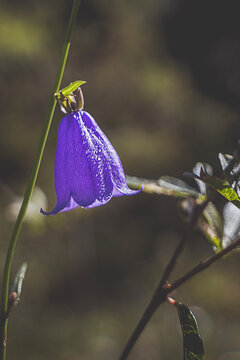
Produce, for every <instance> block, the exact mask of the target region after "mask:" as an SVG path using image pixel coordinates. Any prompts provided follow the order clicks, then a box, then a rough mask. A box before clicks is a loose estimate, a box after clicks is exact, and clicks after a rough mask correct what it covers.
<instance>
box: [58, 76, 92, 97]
mask: <svg viewBox="0 0 240 360" xmlns="http://www.w3.org/2000/svg"><path fill="white" fill-rule="evenodd" d="M83 84H86V81H83V80H78V81H74V82H73V83H71V84H69V85H68V86H66V87H65V88H63V89H62V90H60V91H58V92H57V93H56V94H55V96H57V97H58V98H60V93H62V94H63V96H69V95H71V94H72V93H73V92H74V91H75V90H77V88H79V86H81V85H83Z"/></svg>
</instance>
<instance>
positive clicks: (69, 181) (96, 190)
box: [41, 111, 139, 215]
mask: <svg viewBox="0 0 240 360" xmlns="http://www.w3.org/2000/svg"><path fill="white" fill-rule="evenodd" d="M55 189H56V195H57V204H56V206H55V208H54V209H53V210H52V211H51V212H49V213H45V212H44V211H43V210H42V209H41V212H42V213H43V214H44V215H50V214H56V213H58V212H62V211H68V210H72V209H74V208H76V207H77V206H82V207H84V208H90V207H95V206H99V205H103V204H105V203H107V202H108V201H109V200H110V199H111V198H112V196H121V195H133V194H136V193H138V192H139V191H135V190H131V189H129V188H128V186H127V183H126V178H125V174H124V171H123V167H122V164H121V161H120V159H119V157H118V155H117V153H116V151H115V149H114V147H113V146H112V144H111V143H110V141H109V140H108V138H107V137H106V135H105V134H104V133H103V132H102V130H101V129H100V128H99V126H98V125H97V123H96V122H95V120H94V119H93V118H92V117H91V115H89V114H88V113H87V112H85V111H78V112H76V113H71V114H69V115H67V116H65V117H64V118H63V119H62V121H61V123H60V125H59V131H58V143H57V151H56V158H55Z"/></svg>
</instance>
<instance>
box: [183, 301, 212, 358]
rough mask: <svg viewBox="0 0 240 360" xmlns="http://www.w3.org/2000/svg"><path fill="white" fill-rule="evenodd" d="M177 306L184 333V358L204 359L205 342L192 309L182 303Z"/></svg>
mask: <svg viewBox="0 0 240 360" xmlns="http://www.w3.org/2000/svg"><path fill="white" fill-rule="evenodd" d="M176 306H177V311H178V317H179V321H180V325H181V328H182V334H183V359H184V360H204V359H205V356H204V349H203V342H202V339H201V338H200V336H199V334H198V326H197V321H196V319H195V317H194V315H193V313H192V311H191V310H189V309H188V308H187V306H185V305H183V304H181V303H176Z"/></svg>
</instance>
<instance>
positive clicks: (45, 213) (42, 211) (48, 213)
mask: <svg viewBox="0 0 240 360" xmlns="http://www.w3.org/2000/svg"><path fill="white" fill-rule="evenodd" d="M54 210H55V209H54ZM54 210H53V211H50V212H45V211H44V210H43V209H42V208H41V209H40V213H41V214H43V215H56V213H57V212H55V211H54Z"/></svg>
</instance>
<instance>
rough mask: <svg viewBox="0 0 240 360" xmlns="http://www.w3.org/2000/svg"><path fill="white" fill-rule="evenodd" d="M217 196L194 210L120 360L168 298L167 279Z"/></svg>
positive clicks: (124, 357)
mask: <svg viewBox="0 0 240 360" xmlns="http://www.w3.org/2000/svg"><path fill="white" fill-rule="evenodd" d="M213 196H215V192H212V193H211V194H210V196H209V197H208V199H207V200H206V201H205V202H204V203H203V204H201V205H198V206H197V207H196V208H195V211H194V212H193V215H192V218H191V220H190V222H189V224H188V227H187V229H186V232H185V233H184V235H183V236H182V238H181V240H180V241H179V243H178V245H177V247H176V248H175V250H174V252H173V254H172V256H171V258H170V260H169V261H168V264H167V266H166V268H165V270H164V272H163V275H162V278H161V280H160V282H159V285H158V287H157V289H156V290H155V292H154V294H153V296H152V299H151V300H150V302H149V304H148V306H147V308H146V309H145V311H144V313H143V315H142V317H141V319H140V320H139V322H138V324H137V326H136V328H135V329H134V330H133V332H132V334H131V336H130V338H129V340H128V342H127V344H126V346H125V348H124V350H123V352H122V354H121V356H120V358H119V360H125V359H126V358H127V356H128V354H129V353H130V351H131V350H132V348H133V346H134V344H135V342H136V341H137V339H138V338H139V336H140V335H141V333H142V331H143V330H144V328H145V326H146V325H147V323H148V321H149V320H150V318H151V317H152V315H153V313H154V312H155V310H156V309H157V308H158V306H159V305H160V304H161V303H162V302H164V301H165V298H166V295H167V294H166V289H167V284H166V283H167V281H168V279H169V276H170V275H171V273H172V271H173V269H174V267H175V265H176V262H177V259H178V256H179V255H180V254H181V252H182V250H183V248H184V245H185V243H186V242H187V241H188V240H189V238H190V236H191V234H192V232H193V229H194V227H195V226H196V224H197V222H198V219H199V217H200V216H201V215H202V213H203V211H204V209H205V207H206V206H207V204H208V202H209V201H210V200H211V199H212V197H213Z"/></svg>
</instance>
